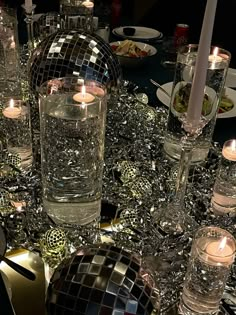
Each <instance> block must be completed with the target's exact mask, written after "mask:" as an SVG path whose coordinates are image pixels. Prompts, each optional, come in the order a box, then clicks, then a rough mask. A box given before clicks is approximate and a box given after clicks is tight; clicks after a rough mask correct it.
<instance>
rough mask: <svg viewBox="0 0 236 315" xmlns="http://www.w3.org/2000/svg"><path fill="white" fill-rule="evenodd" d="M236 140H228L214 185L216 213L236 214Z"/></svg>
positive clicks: (213, 197) (213, 206)
mask: <svg viewBox="0 0 236 315" xmlns="http://www.w3.org/2000/svg"><path fill="white" fill-rule="evenodd" d="M235 198H236V140H235V139H233V140H228V141H226V142H225V143H224V146H223V149H222V158H221V163H220V166H219V169H218V174H217V177H216V181H215V184H214V187H213V196H212V199H211V208H212V211H213V212H214V213H215V214H216V215H226V214H229V215H235V211H236V201H235Z"/></svg>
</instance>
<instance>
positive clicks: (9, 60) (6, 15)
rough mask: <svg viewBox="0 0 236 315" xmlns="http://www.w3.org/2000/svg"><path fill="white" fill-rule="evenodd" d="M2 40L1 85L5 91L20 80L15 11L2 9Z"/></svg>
mask: <svg viewBox="0 0 236 315" xmlns="http://www.w3.org/2000/svg"><path fill="white" fill-rule="evenodd" d="M0 38H1V41H0V56H1V58H0V81H1V82H0V84H1V90H4V89H6V88H7V87H8V83H9V82H12V81H16V80H18V76H19V43H18V35H17V18H16V11H15V10H14V9H11V8H7V7H0Z"/></svg>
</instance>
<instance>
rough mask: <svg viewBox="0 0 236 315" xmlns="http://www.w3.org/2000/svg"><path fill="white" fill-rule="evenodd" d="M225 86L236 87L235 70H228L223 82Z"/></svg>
mask: <svg viewBox="0 0 236 315" xmlns="http://www.w3.org/2000/svg"><path fill="white" fill-rule="evenodd" d="M225 86H228V87H234V88H235V87H236V69H233V68H229V69H228V73H227V76H226V80H225Z"/></svg>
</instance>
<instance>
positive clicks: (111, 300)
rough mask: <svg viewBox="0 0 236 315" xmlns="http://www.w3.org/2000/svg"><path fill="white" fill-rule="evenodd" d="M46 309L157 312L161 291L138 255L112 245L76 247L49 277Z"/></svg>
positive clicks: (147, 314)
mask: <svg viewBox="0 0 236 315" xmlns="http://www.w3.org/2000/svg"><path fill="white" fill-rule="evenodd" d="M46 306H47V309H48V312H49V313H50V314H51V315H53V314H59V312H60V313H62V312H64V313H65V312H66V314H68V315H70V314H71V315H72V314H73V315H75V314H78V312H81V313H82V314H86V315H91V314H97V315H103V314H107V315H112V314H119V315H125V314H134V315H135V314H136V315H141V314H142V315H151V314H153V315H154V314H158V313H159V309H160V293H159V289H158V287H157V284H156V283H155V282H154V281H153V279H152V276H151V273H150V272H149V270H146V269H145V268H144V267H143V266H142V263H141V258H140V257H139V256H137V255H134V254H131V253H129V252H128V251H125V250H122V249H121V248H118V247H115V246H113V245H95V246H90V247H87V248H86V247H85V248H81V249H79V250H78V251H77V252H75V254H73V255H72V257H71V258H70V259H68V260H66V261H64V262H63V263H62V264H60V265H59V267H58V268H57V269H56V271H55V273H54V275H53V276H52V278H51V281H50V284H49V288H48V293H47V299H46Z"/></svg>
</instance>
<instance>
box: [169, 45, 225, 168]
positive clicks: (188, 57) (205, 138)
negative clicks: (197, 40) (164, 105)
mask: <svg viewBox="0 0 236 315" xmlns="http://www.w3.org/2000/svg"><path fill="white" fill-rule="evenodd" d="M197 52H198V45H186V46H182V47H180V48H179V52H178V55H177V62H176V67H175V77H174V82H173V87H172V94H171V99H170V109H169V116H168V121H167V129H166V135H165V141H164V151H165V152H166V153H167V155H168V156H169V157H170V158H172V159H175V160H179V158H180V153H181V138H182V137H183V136H184V135H185V131H184V129H183V128H182V118H183V116H184V115H185V114H186V112H187V108H188V101H189V96H190V91H191V87H192V80H193V75H194V69H195V64H196V58H197ZM229 61H230V53H229V52H227V51H225V50H223V49H221V48H218V47H211V51H210V53H209V63H208V70H207V78H206V83H205V96H204V101H203V105H202V116H203V117H204V118H205V122H206V124H205V127H204V128H203V129H202V133H201V135H200V136H199V137H198V139H197V141H196V147H195V148H194V151H193V158H192V161H193V162H200V161H202V160H204V159H205V158H206V156H207V154H208V151H209V147H210V143H211V139H212V134H213V131H214V127H215V120H216V114H217V110H218V105H219V101H220V98H221V95H222V92H223V87H224V82H225V77H226V73H227V70H228V66H229Z"/></svg>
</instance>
